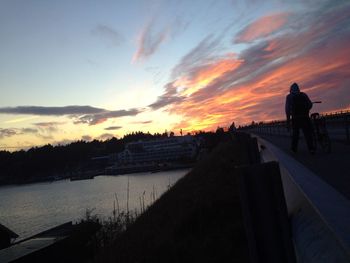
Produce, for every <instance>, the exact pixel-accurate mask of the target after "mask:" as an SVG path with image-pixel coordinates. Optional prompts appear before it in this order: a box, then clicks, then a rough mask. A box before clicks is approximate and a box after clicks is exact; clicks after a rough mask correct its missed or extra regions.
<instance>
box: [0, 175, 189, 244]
mask: <svg viewBox="0 0 350 263" xmlns="http://www.w3.org/2000/svg"><path fill="white" fill-rule="evenodd" d="M187 172H188V170H179V171H168V172H159V173H155V174H150V173H145V174H132V175H129V176H127V175H123V176H98V177H95V179H93V180H82V181H72V182H71V181H68V180H65V181H57V182H53V183H37V184H30V185H23V186H6V187H0V222H1V223H3V224H4V225H6V226H7V227H9V228H10V229H11V230H13V231H15V232H16V233H17V234H18V235H19V236H20V238H24V237H28V236H30V235H33V234H35V233H38V232H40V231H43V230H46V229H48V228H51V227H53V226H56V225H58V224H62V223H64V222H67V221H71V220H73V221H75V220H79V219H80V218H82V217H83V215H84V214H85V212H86V209H93V210H94V211H93V213H94V214H98V215H99V216H100V217H103V218H107V217H109V216H112V211H113V203H114V200H115V196H117V198H118V201H119V206H120V210H125V209H126V204H127V185H128V180H129V209H130V210H138V211H140V197H142V196H144V202H145V205H146V206H147V205H148V204H150V203H151V202H152V200H153V197H159V196H160V195H161V194H162V193H163V192H164V191H166V190H167V189H168V187H169V185H173V184H174V183H175V182H176V181H177V180H178V179H180V178H181V177H182V176H184V175H185V174H186V173H187Z"/></svg>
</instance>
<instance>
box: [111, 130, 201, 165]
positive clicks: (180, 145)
mask: <svg viewBox="0 0 350 263" xmlns="http://www.w3.org/2000/svg"><path fill="white" fill-rule="evenodd" d="M197 150H198V143H197V139H196V138H194V137H192V136H171V137H166V138H159V139H155V140H149V141H138V142H131V143H128V144H127V145H126V146H125V150H124V151H123V152H121V153H119V154H118V164H121V165H123V164H141V163H161V162H174V161H181V160H193V159H194V158H196V155H197Z"/></svg>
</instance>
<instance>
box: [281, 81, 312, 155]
mask: <svg viewBox="0 0 350 263" xmlns="http://www.w3.org/2000/svg"><path fill="white" fill-rule="evenodd" d="M311 108H312V102H311V100H310V99H309V97H308V96H307V95H306V94H305V93H304V92H301V91H300V89H299V86H298V84H297V83H293V84H292V85H291V86H290V91H289V94H288V95H287V97H286V105H285V110H286V116H287V129H288V130H289V129H290V122H292V143H291V150H292V151H293V152H294V153H297V151H298V141H299V130H300V129H301V130H302V131H303V133H304V137H305V140H306V143H307V147H308V149H309V152H310V153H311V154H314V153H315V146H314V143H313V128H312V124H311V119H310V117H309V112H310V109H311Z"/></svg>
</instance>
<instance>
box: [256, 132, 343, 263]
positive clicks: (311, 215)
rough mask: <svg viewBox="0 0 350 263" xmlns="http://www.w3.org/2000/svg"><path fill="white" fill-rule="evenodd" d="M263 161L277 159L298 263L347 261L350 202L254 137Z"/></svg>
mask: <svg viewBox="0 0 350 263" xmlns="http://www.w3.org/2000/svg"><path fill="white" fill-rule="evenodd" d="M256 137H257V140H258V143H259V145H260V149H262V150H261V159H262V161H263V162H270V161H278V162H279V164H280V169H281V176H282V182H283V188H284V193H285V198H286V203H287V209H288V215H289V218H290V222H291V226H292V236H293V241H294V246H295V251H296V256H297V261H298V262H308V263H309V262H315V263H316V262H318V263H320V262H321V263H322V262H325V263H326V262H327V263H331V262H350V201H349V200H348V199H346V198H345V197H344V196H343V195H341V194H340V193H338V192H337V191H336V190H335V189H334V188H332V187H331V186H330V185H328V184H327V183H325V182H324V181H322V180H321V179H320V178H319V177H318V176H317V175H315V174H314V173H313V172H311V171H310V170H308V169H307V168H306V167H304V166H303V165H302V164H300V163H299V162H297V161H296V160H295V159H293V158H292V157H291V156H289V155H288V154H286V153H284V152H283V151H282V150H280V149H279V148H277V147H276V146H274V145H272V144H271V143H269V142H267V141H265V140H263V139H261V138H260V137H258V136H256Z"/></svg>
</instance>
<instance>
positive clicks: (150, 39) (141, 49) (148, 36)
mask: <svg viewBox="0 0 350 263" xmlns="http://www.w3.org/2000/svg"><path fill="white" fill-rule="evenodd" d="M155 30H156V29H155V24H154V20H151V21H150V22H149V23H147V24H146V26H145V27H144V28H143V29H142V30H141V33H140V35H139V37H138V39H137V50H136V52H135V54H134V56H133V59H132V62H133V63H136V62H139V61H142V60H145V59H147V58H149V57H150V56H151V55H153V54H154V53H155V52H156V51H157V50H158V48H159V47H160V45H161V44H162V43H163V42H164V41H165V40H166V39H167V38H168V36H169V33H170V29H169V28H163V29H161V30H159V31H155Z"/></svg>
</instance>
